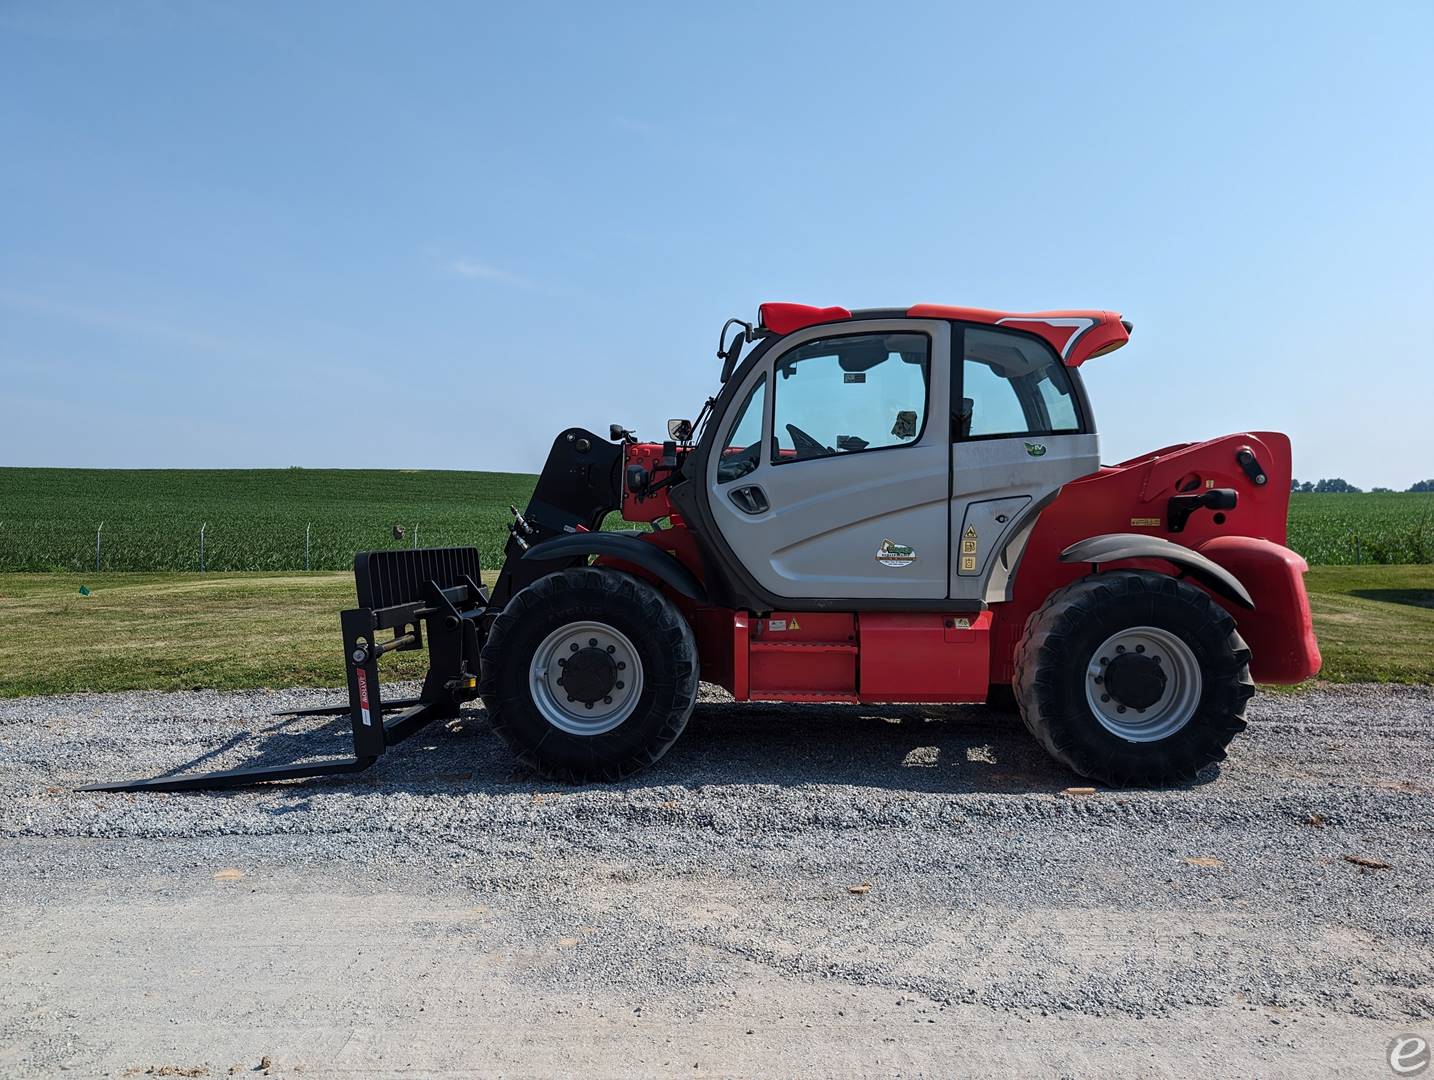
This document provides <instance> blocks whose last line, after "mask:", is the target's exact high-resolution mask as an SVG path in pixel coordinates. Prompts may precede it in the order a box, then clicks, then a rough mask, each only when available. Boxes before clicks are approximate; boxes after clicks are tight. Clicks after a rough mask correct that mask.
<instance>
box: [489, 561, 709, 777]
mask: <svg viewBox="0 0 1434 1080" xmlns="http://www.w3.org/2000/svg"><path fill="white" fill-rule="evenodd" d="M582 621H596V622H601V623H605V624H607V625H609V626H611V627H613V628H615V629H616V630H618V631H620V632H621V633H622V634H623V635H625V636H626V637H627V639H628V640H629V641H630V642H631V644H632V645H633V646H634V647H635V649H636V652H637V656H638V659H639V661H640V662H641V664H642V690H641V693H640V695H639V696H638V699H637V704H636V707H635V708H634V710H633V712H632V713H631V715H629V716H628V717H627V718H626V719H624V720H623V721H622V722H621V723H620V724H619V725H618V726H617V727H615V728H613V729H612V730H611V731H607V732H603V733H601V734H594V735H584V734H573V733H571V732H568V731H564V730H562V729H561V728H559V727H558V726H556V725H554V724H553V723H550V722H549V720H548V719H547V718H546V717H545V716H544V715H543V713H542V712H541V710H540V709H539V707H538V705H537V704H536V703H535V702H534V700H533V691H532V687H531V685H530V682H529V664H530V662H531V661H532V659H533V655H534V653H535V652H536V651H537V650H538V648H539V647H540V646H541V644H542V642H543V641H544V640H545V639H546V638H547V637H548V635H549V634H551V633H553V631H555V630H557V629H559V628H560V627H562V626H564V625H566V624H569V623H575V622H582ZM481 661H482V664H481V674H480V680H479V693H480V694H481V695H482V697H483V704H484V706H485V708H486V709H487V711H488V719H489V722H490V723H492V725H493V730H494V731H495V732H496V733H497V734H498V736H499V737H500V738H501V739H502V740H503V741H504V742H505V743H507V744H508V746H509V747H510V748H511V749H512V751H513V753H514V754H516V755H517V756H518V759H519V760H520V761H522V762H523V764H525V765H527V766H528V767H529V768H531V769H534V770H536V771H537V772H540V773H542V774H543V775H544V776H547V777H551V778H552V779H555V780H564V781H568V782H570V783H584V782H587V781H592V780H608V781H612V780H621V779H622V778H623V777H625V776H630V775H631V774H632V773H635V772H637V771H639V770H640V769H644V768H646V767H647V766H649V765H651V764H652V763H653V762H655V761H656V760H657V759H658V758H660V757H661V756H662V755H663V754H665V753H666V752H667V750H668V748H669V747H671V746H672V744H673V743H674V742H675V741H676V740H677V737H678V736H679V735H681V734H682V730H683V728H685V727H686V726H687V720H688V717H690V716H691V715H692V706H693V704H694V703H695V702H696V700H697V677H698V664H697V643H696V640H695V639H694V637H693V636H692V628H691V627H690V626H689V625H688V623H687V620H686V619H685V618H683V616H682V613H681V612H680V611H678V610H677V608H676V606H674V605H673V603H672V602H671V601H670V600H668V599H667V597H665V596H663V595H662V593H660V592H658V591H657V590H656V589H655V588H653V587H652V586H651V585H649V584H647V583H646V582H645V581H641V580H639V579H637V578H635V577H632V576H631V575H629V574H623V573H618V572H616V571H611V570H602V569H597V568H593V567H583V568H578V569H574V570H563V571H560V572H558V573H554V574H549V575H548V576H547V577H544V578H540V579H539V580H538V581H535V582H534V583H533V584H531V585H529V586H528V587H527V588H526V589H523V590H522V591H521V592H519V593H518V594H517V595H516V596H514V597H513V599H512V600H510V601H509V602H508V606H507V607H505V608H504V609H503V613H502V614H501V615H499V616H498V618H497V619H495V620H494V622H493V626H492V628H491V629H490V630H489V631H488V639H487V642H486V643H485V644H484V646H483V653H482V657H481ZM568 670H569V672H571V670H572V669H571V668H569V669H568ZM569 685H570V686H571V683H569Z"/></svg>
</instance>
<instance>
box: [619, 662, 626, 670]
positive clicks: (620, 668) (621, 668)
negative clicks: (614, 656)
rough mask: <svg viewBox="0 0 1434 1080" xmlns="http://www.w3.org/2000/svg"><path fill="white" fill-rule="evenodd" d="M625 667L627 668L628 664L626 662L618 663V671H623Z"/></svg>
mask: <svg viewBox="0 0 1434 1080" xmlns="http://www.w3.org/2000/svg"><path fill="white" fill-rule="evenodd" d="M625 667H627V664H626V662H624V661H622V660H619V661H618V662H617V669H618V671H622V670H623V669H624V668H625Z"/></svg>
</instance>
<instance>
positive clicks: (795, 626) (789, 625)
mask: <svg viewBox="0 0 1434 1080" xmlns="http://www.w3.org/2000/svg"><path fill="white" fill-rule="evenodd" d="M787 629H789V630H800V629H801V626H800V625H798V623H797V620H796V619H792V620H790V621H789V622H788V623H787Z"/></svg>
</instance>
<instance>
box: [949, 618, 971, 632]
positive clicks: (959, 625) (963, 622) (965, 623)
mask: <svg viewBox="0 0 1434 1080" xmlns="http://www.w3.org/2000/svg"><path fill="white" fill-rule="evenodd" d="M951 625H952V626H954V627H955V628H956V629H957V630H969V629H971V620H970V619H955V620H953V621H952V623H951Z"/></svg>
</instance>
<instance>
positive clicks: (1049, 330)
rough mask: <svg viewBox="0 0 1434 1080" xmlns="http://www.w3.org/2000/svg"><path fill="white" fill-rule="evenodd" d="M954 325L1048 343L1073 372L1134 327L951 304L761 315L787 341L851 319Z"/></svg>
mask: <svg viewBox="0 0 1434 1080" xmlns="http://www.w3.org/2000/svg"><path fill="white" fill-rule="evenodd" d="M853 318H856V319H871V318H881V319H902V318H906V319H953V320H956V321H958V322H966V323H985V324H987V325H990V326H1005V327H1009V328H1010V329H1012V330H1024V331H1026V332H1027V333H1031V334H1035V335H1036V336H1038V337H1040V338H1043V339H1044V340H1045V341H1046V342H1047V343H1048V344H1049V345H1050V346H1051V348H1052V349H1054V350H1055V351H1056V352H1057V353H1058V354H1059V355H1060V358H1061V360H1062V361H1063V362H1064V363H1065V365H1066V366H1067V367H1080V365H1081V364H1083V363H1085V362H1086V361H1087V360H1089V359H1090V358H1091V357H1093V356H1101V355H1103V354H1105V353H1108V352H1114V351H1115V350H1116V349H1118V348H1120V347H1121V346H1122V345H1124V344H1125V343H1126V342H1127V341H1129V340H1130V331H1131V324H1130V323H1129V322H1126V321H1125V320H1123V319H1122V318H1121V317H1120V313H1119V312H1116V311H1025V312H1020V311H989V310H987V309H985V308H969V307H954V306H951V305H948V304H915V305H913V306H911V307H908V308H867V309H857V310H856V311H852V310H850V309H848V308H844V307H812V306H810V305H807V304H783V303H767V304H763V305H762V306H761V307H760V308H759V309H758V321H759V322H760V324H761V325H762V327H763V328H764V329H767V330H770V331H772V332H773V333H774V334H779V335H785V334H790V333H793V332H794V331H797V330H801V329H804V328H806V327H808V326H819V325H821V324H823V323H839V322H844V321H846V320H848V319H853Z"/></svg>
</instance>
